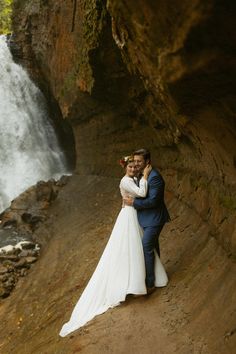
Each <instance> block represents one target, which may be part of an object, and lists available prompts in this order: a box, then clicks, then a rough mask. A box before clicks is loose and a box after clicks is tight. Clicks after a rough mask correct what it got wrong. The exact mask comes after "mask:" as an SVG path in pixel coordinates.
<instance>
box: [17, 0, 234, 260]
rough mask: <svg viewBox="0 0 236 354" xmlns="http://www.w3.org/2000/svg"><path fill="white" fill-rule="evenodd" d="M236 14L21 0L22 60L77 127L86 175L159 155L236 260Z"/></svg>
mask: <svg viewBox="0 0 236 354" xmlns="http://www.w3.org/2000/svg"><path fill="white" fill-rule="evenodd" d="M235 10H236V5H235V2H234V1H230V0H226V1H223V0H210V1H208V2H206V1H203V0H194V1H187V0H182V1H180V0H178V1H175V2H173V1H171V0H165V1H164V0H163V1H162V0H160V1H151V0H138V1H137V0H130V1H128V2H127V1H123V0H119V1H118V0H109V1H107V2H106V1H102V0H91V1H82V0H81V1H78V0H66V1H62V0H59V1H52V0H37V1H20V0H15V2H14V17H13V27H14V32H15V42H16V43H17V45H18V56H19V57H20V60H21V61H22V62H23V64H24V65H26V66H28V68H29V70H30V71H31V74H32V75H33V76H34V77H35V79H36V80H38V81H39V82H41V83H42V86H44V87H48V92H50V94H51V95H52V96H53V97H54V99H55V100H56V102H57V103H58V106H59V108H60V110H61V113H62V115H63V117H64V118H65V119H68V120H69V122H70V124H71V125H72V126H73V131H74V137H75V142H76V156H77V164H76V172H77V173H80V174H85V175H86V174H99V175H106V176H108V175H109V176H118V175H119V174H120V170H119V166H118V164H117V160H118V159H119V157H120V156H121V155H123V154H127V153H128V152H130V151H132V150H133V149H135V148H137V147H141V146H146V147H148V148H150V149H151V151H152V156H153V163H154V164H155V165H157V166H158V167H159V168H160V169H161V170H162V171H163V174H164V175H165V177H166V182H167V187H168V189H169V190H171V191H172V192H174V194H175V196H176V197H177V198H178V199H181V200H182V202H184V203H185V204H186V205H187V206H188V207H190V208H192V209H194V211H196V212H197V213H198V215H199V216H200V217H201V218H202V222H206V223H208V224H209V225H210V226H211V232H210V233H209V237H212V236H213V237H215V238H216V239H217V241H218V242H219V243H220V244H221V245H222V247H223V248H224V249H225V250H226V251H227V253H228V254H229V255H235V254H236V228H235V211H236V199H235V191H236V179H235V172H236V171H235V169H236V154H235V151H236V149H235V148H236V140H235V137H236V122H235V114H236V105H235V83H236V80H235V79H236V62H235V53H236V45H235V43H236V41H235V38H234V37H235V33H236V31H235V19H234V13H235Z"/></svg>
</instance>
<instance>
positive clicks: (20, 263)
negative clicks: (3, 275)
mask: <svg viewBox="0 0 236 354" xmlns="http://www.w3.org/2000/svg"><path fill="white" fill-rule="evenodd" d="M28 266H29V265H28V264H27V261H26V258H21V259H20V260H19V261H18V262H17V263H15V268H16V269H19V268H26V267H28Z"/></svg>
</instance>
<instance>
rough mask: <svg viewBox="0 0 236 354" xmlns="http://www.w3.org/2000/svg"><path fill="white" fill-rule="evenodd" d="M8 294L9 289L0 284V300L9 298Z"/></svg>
mask: <svg viewBox="0 0 236 354" xmlns="http://www.w3.org/2000/svg"><path fill="white" fill-rule="evenodd" d="M9 294H10V291H9V289H6V288H5V287H4V286H2V285H1V284H0V298H3V299H4V298H5V297H7V296H9Z"/></svg>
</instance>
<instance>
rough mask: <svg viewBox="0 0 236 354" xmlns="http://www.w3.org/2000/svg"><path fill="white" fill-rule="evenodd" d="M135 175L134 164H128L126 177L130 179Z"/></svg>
mask: <svg viewBox="0 0 236 354" xmlns="http://www.w3.org/2000/svg"><path fill="white" fill-rule="evenodd" d="M135 174H136V166H135V164H134V162H130V163H128V165H127V167H126V175H127V176H129V177H134V176H135Z"/></svg>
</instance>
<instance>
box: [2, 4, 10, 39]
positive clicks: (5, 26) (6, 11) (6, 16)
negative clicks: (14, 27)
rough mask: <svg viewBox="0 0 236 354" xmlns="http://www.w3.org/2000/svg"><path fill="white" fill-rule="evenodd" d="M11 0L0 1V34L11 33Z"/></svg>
mask: <svg viewBox="0 0 236 354" xmlns="http://www.w3.org/2000/svg"><path fill="white" fill-rule="evenodd" d="M11 13H12V0H0V34H7V33H9V32H11Z"/></svg>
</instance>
